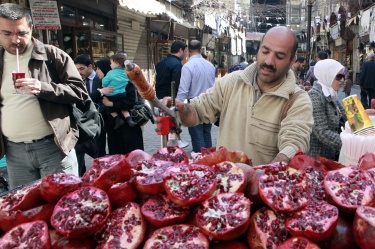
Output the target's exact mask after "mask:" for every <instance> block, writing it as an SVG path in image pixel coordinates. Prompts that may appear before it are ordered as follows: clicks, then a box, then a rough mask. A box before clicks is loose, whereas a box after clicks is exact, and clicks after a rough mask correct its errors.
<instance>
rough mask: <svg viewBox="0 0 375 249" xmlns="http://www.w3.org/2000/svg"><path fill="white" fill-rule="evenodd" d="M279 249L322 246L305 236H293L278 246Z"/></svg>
mask: <svg viewBox="0 0 375 249" xmlns="http://www.w3.org/2000/svg"><path fill="white" fill-rule="evenodd" d="M276 248H277V249H320V247H319V246H318V245H317V244H315V243H314V242H311V241H310V240H308V239H306V238H304V237H292V238H290V239H288V240H286V241H285V242H284V243H282V244H281V245H279V246H278V247H276Z"/></svg>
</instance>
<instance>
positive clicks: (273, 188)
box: [259, 163, 308, 212]
mask: <svg viewBox="0 0 375 249" xmlns="http://www.w3.org/2000/svg"><path fill="white" fill-rule="evenodd" d="M264 169H265V174H264V175H262V176H260V177H259V195H260V197H261V199H262V200H263V201H264V203H265V204H267V205H268V206H269V207H270V208H272V209H273V210H275V211H278V212H293V211H296V210H298V209H300V208H303V207H305V206H306V205H307V202H308V193H307V178H306V174H305V173H302V172H301V171H298V170H296V169H293V168H291V167H288V166H286V165H285V164H281V163H280V164H279V165H277V166H272V167H264Z"/></svg>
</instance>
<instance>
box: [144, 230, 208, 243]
mask: <svg viewBox="0 0 375 249" xmlns="http://www.w3.org/2000/svg"><path fill="white" fill-rule="evenodd" d="M154 248H184V249H185V248H186V249H208V248H209V242H208V239H207V237H206V235H205V234H204V233H202V232H201V230H200V229H199V228H198V227H196V226H193V225H184V224H180V225H171V226H166V227H162V228H159V229H157V230H156V231H155V232H154V233H153V234H152V236H151V237H150V238H149V239H148V240H147V241H146V243H145V245H144V247H143V249H154Z"/></svg>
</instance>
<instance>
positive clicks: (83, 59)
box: [73, 54, 94, 67]
mask: <svg viewBox="0 0 375 249" xmlns="http://www.w3.org/2000/svg"><path fill="white" fill-rule="evenodd" d="M73 61H74V64H82V65H85V66H86V67H88V66H89V65H93V64H94V63H93V62H92V60H91V58H90V56H89V55H88V54H79V55H77V56H76V58H74V60H73Z"/></svg>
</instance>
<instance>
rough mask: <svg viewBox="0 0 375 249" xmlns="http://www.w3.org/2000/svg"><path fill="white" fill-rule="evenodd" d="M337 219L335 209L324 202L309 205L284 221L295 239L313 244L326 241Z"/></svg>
mask: <svg viewBox="0 0 375 249" xmlns="http://www.w3.org/2000/svg"><path fill="white" fill-rule="evenodd" d="M338 217H339V210H338V209H337V207H335V206H333V205H330V204H328V203H326V202H324V201H320V202H316V201H314V202H309V204H308V205H307V206H306V207H305V208H303V209H300V210H298V211H296V212H294V213H292V214H291V215H290V216H289V217H288V218H287V220H286V228H287V229H288V231H289V232H290V233H291V234H292V235H293V236H295V237H298V236H302V237H305V238H308V239H309V240H311V241H313V242H319V241H322V240H326V239H328V238H329V237H330V236H331V235H332V234H333V232H334V231H335V228H336V225H337V222H338Z"/></svg>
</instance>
